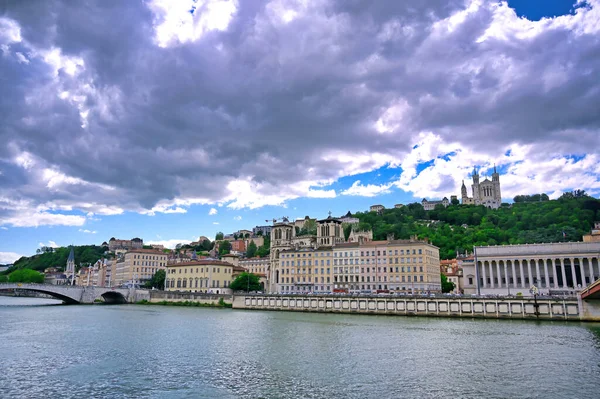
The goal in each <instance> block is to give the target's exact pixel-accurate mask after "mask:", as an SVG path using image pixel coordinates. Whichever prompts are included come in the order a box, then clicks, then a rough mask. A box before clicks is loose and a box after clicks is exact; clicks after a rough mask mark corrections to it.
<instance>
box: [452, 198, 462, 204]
mask: <svg viewBox="0 0 600 399" xmlns="http://www.w3.org/2000/svg"><path fill="white" fill-rule="evenodd" d="M450 203H451V204H452V205H460V201H459V200H458V198H452V199H451V200H450Z"/></svg>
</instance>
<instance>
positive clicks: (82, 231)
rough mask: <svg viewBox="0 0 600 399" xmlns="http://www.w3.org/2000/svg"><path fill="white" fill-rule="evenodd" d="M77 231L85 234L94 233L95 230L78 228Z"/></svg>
mask: <svg viewBox="0 0 600 399" xmlns="http://www.w3.org/2000/svg"><path fill="white" fill-rule="evenodd" d="M79 231H80V232H81V233H86V234H96V230H88V229H79Z"/></svg>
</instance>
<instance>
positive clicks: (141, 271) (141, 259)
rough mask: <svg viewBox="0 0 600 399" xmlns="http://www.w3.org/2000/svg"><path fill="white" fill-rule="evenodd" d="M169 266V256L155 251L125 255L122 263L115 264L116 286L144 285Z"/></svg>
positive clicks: (138, 251)
mask: <svg viewBox="0 0 600 399" xmlns="http://www.w3.org/2000/svg"><path fill="white" fill-rule="evenodd" d="M166 266H167V254H165V253H164V252H162V251H157V250H154V249H136V250H132V251H128V252H126V253H125V254H124V255H123V258H122V261H120V262H116V263H115V268H114V274H113V275H114V286H117V287H118V286H121V285H124V284H126V285H127V284H143V283H145V282H146V281H148V280H150V279H151V278H152V276H153V275H154V273H156V272H157V271H159V270H164V269H165V268H166Z"/></svg>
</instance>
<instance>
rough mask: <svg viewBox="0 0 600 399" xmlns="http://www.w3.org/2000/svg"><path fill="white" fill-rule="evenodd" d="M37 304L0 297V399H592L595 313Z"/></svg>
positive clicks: (598, 342)
mask: <svg viewBox="0 0 600 399" xmlns="http://www.w3.org/2000/svg"><path fill="white" fill-rule="evenodd" d="M36 301H37V302H36ZM39 301H40V300H39V299H32V298H7V297H0V355H1V357H0V396H1V397H3V398H4V397H8V398H12V397H15V398H20V397H23V398H58V397H61V398H75V397H86V398H100V397H110V398H125V397H132V398H299V397H301V398H333V397H347V398H392V397H403V398H447V397H455V398H482V397H485V398H564V397H588V398H592V397H598V384H599V383H600V325H598V324H589V323H588V324H580V323H565V322H534V321H515V320H468V319H460V320H459V319H443V318H438V319H436V318H416V317H415V318H411V317H390V316H360V315H336V314H307V313H291V312H267V311H264V312H263V311H241V310H239V311H236V310H230V309H206V308H173V307H161V306H140V305H118V306H106V305H104V306H103V305H93V306H91V305H88V306H24V303H23V302H27V303H28V304H32V303H39ZM41 301H44V302H48V300H41ZM8 305H16V306H8Z"/></svg>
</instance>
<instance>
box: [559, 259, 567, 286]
mask: <svg viewBox="0 0 600 399" xmlns="http://www.w3.org/2000/svg"><path fill="white" fill-rule="evenodd" d="M559 260H560V272H561V274H562V279H563V283H562V287H563V288H567V273H565V260H564V259H563V258H560V259H559Z"/></svg>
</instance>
